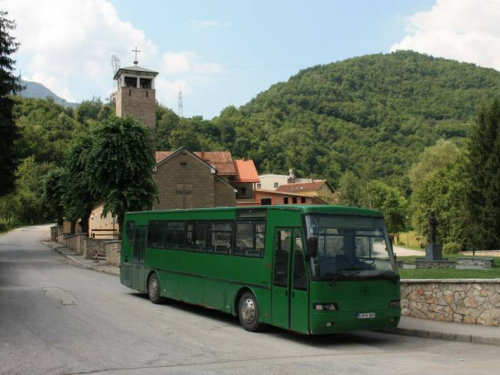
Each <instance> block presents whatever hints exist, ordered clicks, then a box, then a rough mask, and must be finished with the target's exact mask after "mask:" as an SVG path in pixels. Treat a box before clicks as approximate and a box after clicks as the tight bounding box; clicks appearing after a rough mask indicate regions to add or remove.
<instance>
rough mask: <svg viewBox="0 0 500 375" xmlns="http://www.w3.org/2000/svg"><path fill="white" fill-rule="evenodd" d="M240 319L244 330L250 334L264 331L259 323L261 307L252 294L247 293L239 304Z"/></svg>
mask: <svg viewBox="0 0 500 375" xmlns="http://www.w3.org/2000/svg"><path fill="white" fill-rule="evenodd" d="M238 317H239V319H240V324H241V325H242V327H243V328H244V329H246V330H247V331H250V332H257V331H260V330H261V329H262V323H260V322H259V305H258V304H257V299H256V298H255V296H254V295H253V293H251V292H245V293H243V295H242V296H241V298H240V301H239V303H238Z"/></svg>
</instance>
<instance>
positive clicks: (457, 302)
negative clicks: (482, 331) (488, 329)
mask: <svg viewBox="0 0 500 375" xmlns="http://www.w3.org/2000/svg"><path fill="white" fill-rule="evenodd" d="M401 309H402V314H403V315H408V316H413V317H416V318H423V319H431V320H440V321H446V322H457V323H468V324H482V325H487V326H497V327H499V326H500V279H444V280H440V279H429V280H401Z"/></svg>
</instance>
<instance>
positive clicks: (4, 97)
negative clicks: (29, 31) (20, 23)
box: [0, 10, 21, 196]
mask: <svg viewBox="0 0 500 375" xmlns="http://www.w3.org/2000/svg"><path fill="white" fill-rule="evenodd" d="M7 15H8V14H7V12H4V11H1V10H0V176H1V178H0V196H2V195H5V194H7V193H9V192H11V191H12V190H13V189H14V187H15V170H16V157H15V146H14V142H15V140H16V139H17V138H18V137H19V134H18V130H17V127H16V124H15V123H14V120H13V116H12V111H13V107H14V102H13V101H12V99H11V98H9V97H8V95H10V94H15V93H16V92H17V91H18V90H20V89H21V86H20V85H19V79H18V77H16V76H14V74H13V69H14V64H15V61H14V60H13V59H12V58H11V57H10V56H11V55H12V54H13V53H15V52H16V51H17V49H18V48H19V43H17V42H16V41H15V38H13V37H12V36H11V35H10V32H11V31H12V30H14V29H15V27H16V24H15V23H14V21H12V20H9V19H7V18H6V16H7Z"/></svg>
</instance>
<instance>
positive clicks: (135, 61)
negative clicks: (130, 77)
mask: <svg viewBox="0 0 500 375" xmlns="http://www.w3.org/2000/svg"><path fill="white" fill-rule="evenodd" d="M132 52H135V60H134V64H135V65H137V64H139V61H137V52H141V51H139V50H138V49H137V46H135V49H133V50H132Z"/></svg>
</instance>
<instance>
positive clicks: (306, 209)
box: [127, 204, 383, 217]
mask: <svg viewBox="0 0 500 375" xmlns="http://www.w3.org/2000/svg"><path fill="white" fill-rule="evenodd" d="M262 209H267V210H281V211H283V210H284V211H299V212H302V213H304V214H313V213H317V214H337V215H353V216H372V217H382V216H383V214H382V212H380V211H376V210H371V209H367V208H358V207H349V206H338V205H310V204H301V205H292V204H287V205H273V206H246V207H211V208H191V209H175V210H157V211H135V212H127V214H134V215H135V214H160V213H174V212H178V213H181V212H182V213H183V212H210V211H214V212H215V211H218V212H220V211H233V210H238V211H239V210H262Z"/></svg>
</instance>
